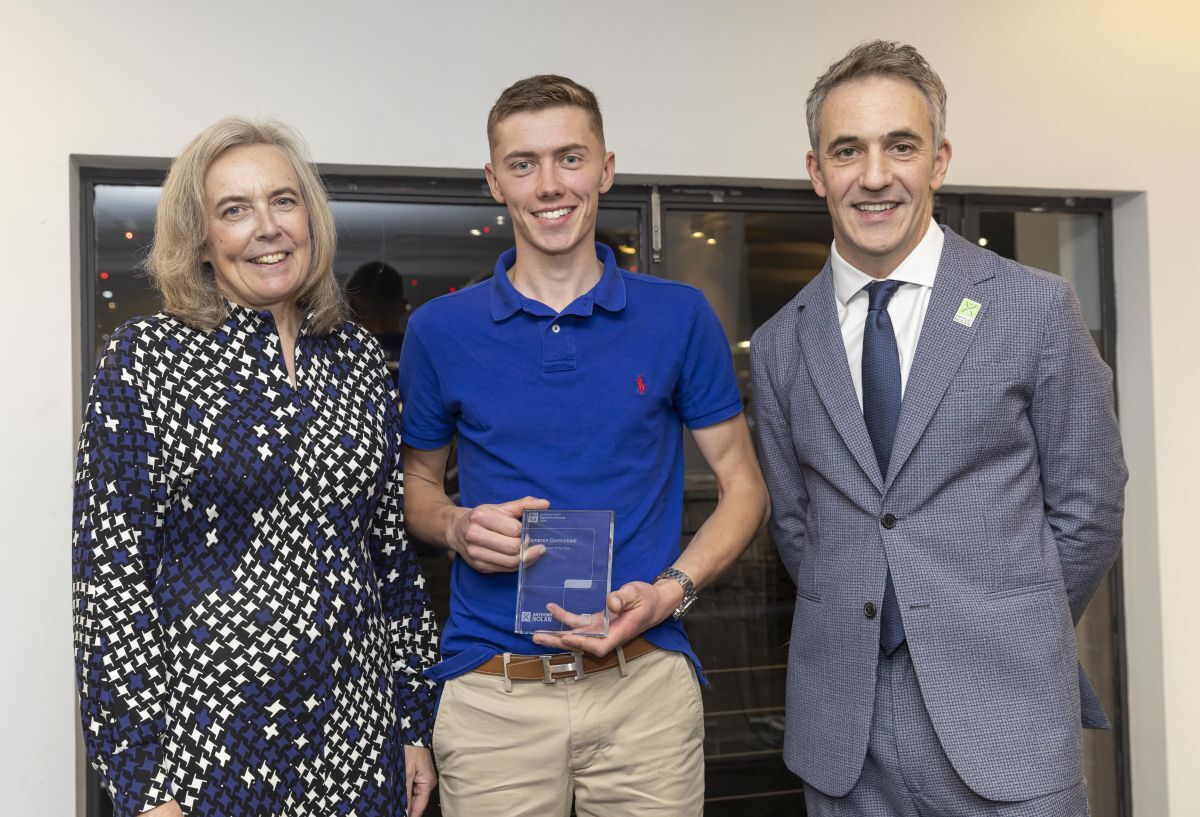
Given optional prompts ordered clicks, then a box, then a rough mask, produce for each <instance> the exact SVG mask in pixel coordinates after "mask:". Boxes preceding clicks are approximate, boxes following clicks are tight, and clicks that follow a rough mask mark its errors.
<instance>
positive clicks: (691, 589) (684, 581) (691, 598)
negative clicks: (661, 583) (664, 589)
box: [654, 567, 696, 621]
mask: <svg viewBox="0 0 1200 817" xmlns="http://www.w3.org/2000/svg"><path fill="white" fill-rule="evenodd" d="M659 579H670V580H671V581H675V582H679V586H680V587H682V588H683V601H681V602H679V606H678V607H676V608H675V612H674V613H672V614H671V618H673V619H675V620H676V621H679V619H681V618H683V617H684V616H686V615H687V614H688V610H691V609H692V605H693V604H695V603H696V585H695V584H693V583H692V579H691V577H689V576H688V574H686V573H684V572H683V571H682V570H676V569H675V568H673V567H668V568H667V569H666V570H664V571H663V572H662V573H659V574H658V575H657V576H655V577H654V581H655V582H657V581H658V580H659Z"/></svg>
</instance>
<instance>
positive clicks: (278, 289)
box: [200, 145, 312, 319]
mask: <svg viewBox="0 0 1200 817" xmlns="http://www.w3.org/2000/svg"><path fill="white" fill-rule="evenodd" d="M204 204H205V209H206V210H207V212H208V235H207V237H206V238H205V241H204V246H203V247H202V248H201V255H200V257H201V260H203V261H205V262H207V263H208V264H210V265H211V266H212V269H213V273H214V274H215V276H216V282H217V288H218V289H219V290H220V291H221V294H222V295H224V296H225V297H226V298H228V299H229V300H231V301H233V302H234V303H237V304H241V305H242V306H248V307H251V308H253V309H269V310H271V312H273V313H274V314H275V316H276V318H277V319H278V318H279V316H280V314H281V312H294V311H295V310H296V299H297V297H298V296H299V294H300V292H301V290H302V289H303V286H304V283H305V280H306V279H307V277H308V273H309V268H310V265H311V260H312V244H311V241H310V239H309V232H308V212H307V210H305V207H304V201H303V199H302V198H301V197H300V182H299V180H298V179H297V178H296V174H295V172H294V171H293V170H292V165H291V163H290V162H289V161H288V160H287V158H286V157H285V156H284V155H283V154H282V153H280V152H279V150H278V149H276V148H275V147H273V146H272V145H240V146H238V147H235V148H230V149H229V150H227V151H225V152H224V153H222V154H221V155H220V156H218V157H217V160H216V161H215V162H213V163H212V166H211V167H209V169H208V173H207V174H206V175H205V177H204Z"/></svg>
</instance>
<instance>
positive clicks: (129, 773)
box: [72, 325, 174, 815]
mask: <svg viewBox="0 0 1200 817" xmlns="http://www.w3.org/2000/svg"><path fill="white" fill-rule="evenodd" d="M148 368H149V362H148V361H147V359H146V355H145V351H144V350H142V349H140V348H139V347H138V344H137V336H136V328H135V327H133V326H131V325H127V326H125V327H122V329H120V330H118V331H117V332H116V333H114V335H113V339H112V341H111V343H110V344H109V346H108V349H107V350H106V352H105V354H104V355H103V356H102V358H101V360H100V363H99V366H98V368H97V371H96V375H95V378H94V380H93V381H92V390H91V396H90V400H89V403H88V406H87V409H86V411H85V413H84V420H83V429H82V432H81V434H80V440H79V452H78V457H77V460H76V473H75V499H74V517H75V530H74V540H73V592H72V602H73V607H74V610H73V614H74V634H75V639H74V640H75V664H76V672H77V681H78V687H79V699H80V709H81V714H82V719H83V737H84V744H85V747H86V750H87V756H88V759H89V761H90V762H91V763H92V765H93V766H95V767H96V769H97V770H98V771H99V773H100V776H101V778H102V779H103V781H104V784H105V786H106V788H107V789H108V792H109V794H110V795H111V797H112V800H113V804H114V806H115V809H116V813H117V814H118V815H129V814H138V813H141V812H142V811H146V810H148V809H151V808H153V807H154V806H157V805H159V804H160V803H163V802H166V801H168V800H171V799H173V796H174V795H173V790H174V784H173V782H172V777H173V770H172V768H171V767H170V765H169V763H168V761H167V758H166V753H165V752H164V749H163V745H162V739H163V737H162V736H163V735H164V733H165V732H166V727H167V724H166V718H165V707H164V700H165V699H166V697H167V696H166V685H167V684H169V683H170V682H171V679H170V678H167V677H166V672H165V664H164V655H163V645H164V639H163V632H162V628H161V626H160V621H159V615H158V607H157V604H156V603H155V600H154V594H153V591H154V582H155V575H156V573H157V568H158V561H159V531H160V528H161V524H162V514H163V509H164V508H165V506H166V502H167V498H168V487H167V481H166V479H165V477H164V470H165V469H164V467H163V453H164V452H163V450H162V445H161V440H160V437H159V434H158V429H157V427H156V423H155V414H154V409H153V406H152V402H153V401H152V399H151V397H150V395H149V394H148V393H147V388H146V378H145V376H144V375H145V372H146V371H148Z"/></svg>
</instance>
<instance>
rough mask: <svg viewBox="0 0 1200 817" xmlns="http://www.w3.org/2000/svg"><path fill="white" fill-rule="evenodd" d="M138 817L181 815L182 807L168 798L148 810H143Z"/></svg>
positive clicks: (179, 816)
mask: <svg viewBox="0 0 1200 817" xmlns="http://www.w3.org/2000/svg"><path fill="white" fill-rule="evenodd" d="M140 817H183V809H181V808H179V804H178V803H176V802H175V801H174V800H168V801H167V802H165V803H160V804H159V805H157V806H155V807H154V808H152V809H150V810H149V811H143V812H142V813H141V815H140Z"/></svg>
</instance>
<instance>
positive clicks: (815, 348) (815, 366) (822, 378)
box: [796, 261, 883, 491]
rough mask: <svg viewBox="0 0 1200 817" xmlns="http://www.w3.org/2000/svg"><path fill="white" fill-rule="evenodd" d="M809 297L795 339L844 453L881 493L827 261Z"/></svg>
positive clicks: (810, 288)
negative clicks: (846, 450)
mask: <svg viewBox="0 0 1200 817" xmlns="http://www.w3.org/2000/svg"><path fill="white" fill-rule="evenodd" d="M806 291H807V292H808V293H809V295H808V297H807V298H801V300H800V308H801V309H803V310H804V311H803V313H802V314H801V315H800V318H799V320H798V321H797V329H796V333H797V335H798V340H799V345H800V350H801V353H802V354H803V355H804V359H805V362H806V363H807V364H808V372H809V375H810V376H811V377H812V381H813V384H814V385H815V387H816V391H817V395H818V396H819V397H820V398H821V402H822V403H823V404H824V405H825V410H826V411H827V412H828V413H829V418H830V419H831V420H832V421H833V425H834V427H835V428H837V431H838V434H840V435H841V437H842V440H843V441H845V443H846V447H847V448H849V449H850V453H851V454H853V455H854V459H855V460H857V461H858V464H859V467H860V468H862V470H863V471H864V472H865V473H866V475H867V476H868V477H869V478H870V480H871V482H872V483H873V484H874V485H875V487H876V489H878V490H880V491H882V490H883V476H882V475H881V474H880V473H879V463H878V462H877V461H876V460H875V451H874V449H872V448H871V437H870V435H869V434H868V433H867V426H866V423H865V422H864V421H863V414H862V407H861V406H860V405H859V404H858V397H857V396H856V395H855V393H854V381H853V380H852V379H851V377H850V364H849V363H848V362H847V361H846V345H845V343H843V342H842V329H841V326H839V325H838V317H837V302H836V298H837V296H836V295H835V294H834V291H833V271H832V269H830V265H829V262H828V261H826V262H825V268H824V269H823V270H822V271H821V274H820V276H819V277H818V278H817V279H816V280H814V281H813V283H812V284H811V285H809V287H808V288H807V290H806Z"/></svg>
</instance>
